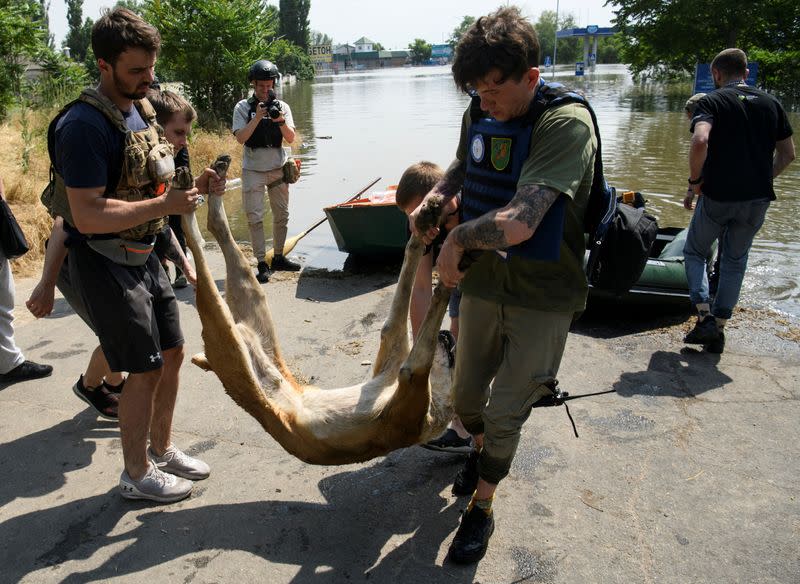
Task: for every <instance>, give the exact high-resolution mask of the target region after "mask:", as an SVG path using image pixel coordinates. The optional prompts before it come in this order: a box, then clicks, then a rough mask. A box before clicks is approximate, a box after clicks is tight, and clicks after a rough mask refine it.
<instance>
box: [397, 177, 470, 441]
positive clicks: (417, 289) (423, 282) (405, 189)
mask: <svg viewBox="0 0 800 584" xmlns="http://www.w3.org/2000/svg"><path fill="white" fill-rule="evenodd" d="M443 176H444V171H443V170H442V169H441V167H440V166H439V165H438V164H434V163H433V162H427V161H422V162H417V163H416V164H412V165H411V166H409V167H408V168H407V169H406V170H405V172H404V173H403V176H401V177H400V182H399V183H398V185H397V191H395V203H397V206H398V207H399V208H400V210H401V211H403V212H404V213H405V214H406V215H410V214H411V213H412V211H414V209H416V208H417V207H419V205H420V204H421V203H422V199H424V198H425V195H427V194H428V193H429V192H430V190H431V189H432V188H433V187H434V186H436V183H438V182H439V181H440V180H441V179H442V177H443ZM444 214H445V217H446V219H445V222H444V224H443V225H442V228H441V232H440V233H439V235H438V237H437V238H436V241H434V242H433V243H432V244H431V245H429V246H428V247H427V248H426V250H425V255H423V256H422V259H421V260H420V263H419V267H418V268H417V273H416V276H415V278H414V288H413V290H412V292H411V307H410V311H409V312H410V318H411V334H412V335H413V337H414V339H415V340H416V338H417V333H418V332H419V329H420V327H421V326H422V321H423V319H424V318H425V314H426V313H427V312H428V307H429V306H430V304H431V297H432V295H433V266H434V264H435V263H436V258H437V257H438V255H439V249H440V248H441V245H442V242H443V241H444V238H445V237H446V236H447V233H449V230H450V229H452V228H453V227H455V226H456V225H458V197H453V198H452V199H450V200H449V201H448V203H447V209H446V210H445V211H444ZM460 304H461V292H460V291H459V290H458V288H456V289H455V290H453V292H452V294H451V295H450V304H449V306H448V313H449V316H450V334H451V335H452V336H453V340H454V342H455V341H457V340H458V318H459V317H458V309H459V305H460ZM422 447H423V448H427V449H428V450H437V451H441V452H456V453H464V454H468V453H469V452H471V451H472V436H470V434H469V432H467V430H466V428H464V425H463V424H462V423H461V420H460V419H459V418H458V416H453V420H452V421H451V422H450V427H449V428H447V430H445V432H444V434H442V435H441V436H439V437H437V438H434V439H433V440H431V441H429V442H426V443H425V444H422Z"/></svg>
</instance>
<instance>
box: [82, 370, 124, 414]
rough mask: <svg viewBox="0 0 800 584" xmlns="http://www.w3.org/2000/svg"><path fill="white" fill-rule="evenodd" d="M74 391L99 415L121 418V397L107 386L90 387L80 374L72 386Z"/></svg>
mask: <svg viewBox="0 0 800 584" xmlns="http://www.w3.org/2000/svg"><path fill="white" fill-rule="evenodd" d="M72 391H73V392H75V395H77V396H78V397H79V398H80V399H82V400H83V401H85V402H86V403H87V404H89V405H90V406H92V408H93V409H94V411H95V412H97V415H98V416H100V417H101V418H105V419H106V420H116V419H118V418H119V413H118V412H117V408H118V407H119V398H118V397H117V396H116V395H114V394H113V393H110V392H109V391H108V390H107V389H106V388H105V386H103V385H100V386H98V387H95V388H93V389H89V388H87V387H86V386H84V385H83V375H81V376H80V378H79V379H78V381H77V382H75V385H73V386H72Z"/></svg>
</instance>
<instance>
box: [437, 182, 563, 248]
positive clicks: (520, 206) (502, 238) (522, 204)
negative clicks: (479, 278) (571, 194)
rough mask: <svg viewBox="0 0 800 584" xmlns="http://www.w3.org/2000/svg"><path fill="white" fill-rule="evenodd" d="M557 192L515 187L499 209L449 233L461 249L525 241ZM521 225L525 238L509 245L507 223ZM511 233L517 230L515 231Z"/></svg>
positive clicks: (500, 245) (555, 197)
mask: <svg viewBox="0 0 800 584" xmlns="http://www.w3.org/2000/svg"><path fill="white" fill-rule="evenodd" d="M559 194H560V193H559V192H558V191H556V190H553V189H551V188H549V187H543V186H539V185H525V186H522V187H520V188H519V190H518V191H517V194H516V195H514V198H513V199H512V200H511V202H510V203H509V204H508V205H506V206H505V207H503V208H502V209H496V210H494V211H490V212H489V213H486V214H485V215H483V216H481V217H479V218H478V219H475V220H473V221H469V222H468V223H464V224H462V225H460V226H459V227H457V228H456V229H454V230H453V233H452V236H453V237H454V238H455V243H457V244H458V245H459V246H460V247H462V248H464V249H504V248H506V247H509V246H510V245H514V244H516V243H520V242H521V241H524V240H525V239H528V238H529V237H531V236H532V235H533V233H534V232H535V231H536V228H537V227H538V226H539V223H541V221H542V218H543V217H544V216H545V214H546V213H547V211H548V209H550V206H551V205H552V204H553V202H554V201H555V200H556V199H557V198H558V196H559ZM513 222H516V223H522V224H523V225H524V230H525V233H527V237H523V238H522V239H520V240H518V241H516V240H517V239H518V237H515V238H514V240H515V241H513V243H511V242H509V239H508V231H509V230H510V228H511V227H512V225H510V224H511V223H513ZM515 231H517V232H518V231H519V230H518V229H517V230H515Z"/></svg>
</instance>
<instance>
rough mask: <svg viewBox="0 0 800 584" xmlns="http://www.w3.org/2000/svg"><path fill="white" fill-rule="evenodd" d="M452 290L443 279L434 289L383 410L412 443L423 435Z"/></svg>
mask: <svg viewBox="0 0 800 584" xmlns="http://www.w3.org/2000/svg"><path fill="white" fill-rule="evenodd" d="M451 292H452V290H451V289H450V288H446V287H445V286H444V285H443V284H442V283H441V282H440V283H439V284H437V286H436V288H434V290H433V297H432V298H431V305H430V308H428V312H427V313H426V314H425V319H424V320H423V321H422V327H421V328H420V331H419V333H418V334H417V339H416V341H415V342H414V346H413V347H412V349H411V353H409V355H408V358H407V359H406V360H405V363H403V365H402V367H401V368H400V372H399V374H398V385H397V391H396V392H395V394H394V396H393V397H392V400H391V402H390V403H389V404H388V405H387V407H386V409H385V410H384V415H386V416H388V417H390V418H391V423H390V426H391V428H393V429H394V431H396V432H403V434H404V435H406V438H407V439H408V440H411V442H410V443H414V442H416V441H417V440H418V438H419V436H420V435H421V433H422V431H423V427H424V423H425V419H426V416H427V414H428V408H429V406H430V401H431V390H430V383H429V377H430V372H431V367H432V366H433V359H434V355H435V352H436V342H437V337H438V334H439V328H440V327H441V325H442V319H443V318H444V313H445V311H446V310H447V303H448V302H449V300H450V293H451Z"/></svg>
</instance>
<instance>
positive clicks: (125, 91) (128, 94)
mask: <svg viewBox="0 0 800 584" xmlns="http://www.w3.org/2000/svg"><path fill="white" fill-rule="evenodd" d="M111 77H112V78H113V80H114V87H115V88H116V89H117V91H118V92H119V94H120V95H122V96H124V97H125V98H127V99H143V98H144V97H145V96H146V95H147V90H148V89H149V88H150V84H149V83H148V84H147V86H146V87H145V88H144V89H142V90H139V91H130V87H127V86H126V85H124V84H123V83H122V82H121V81H120V80H119V78H118V77H117V73H116V71H115V70H114V69H112V70H111Z"/></svg>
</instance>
